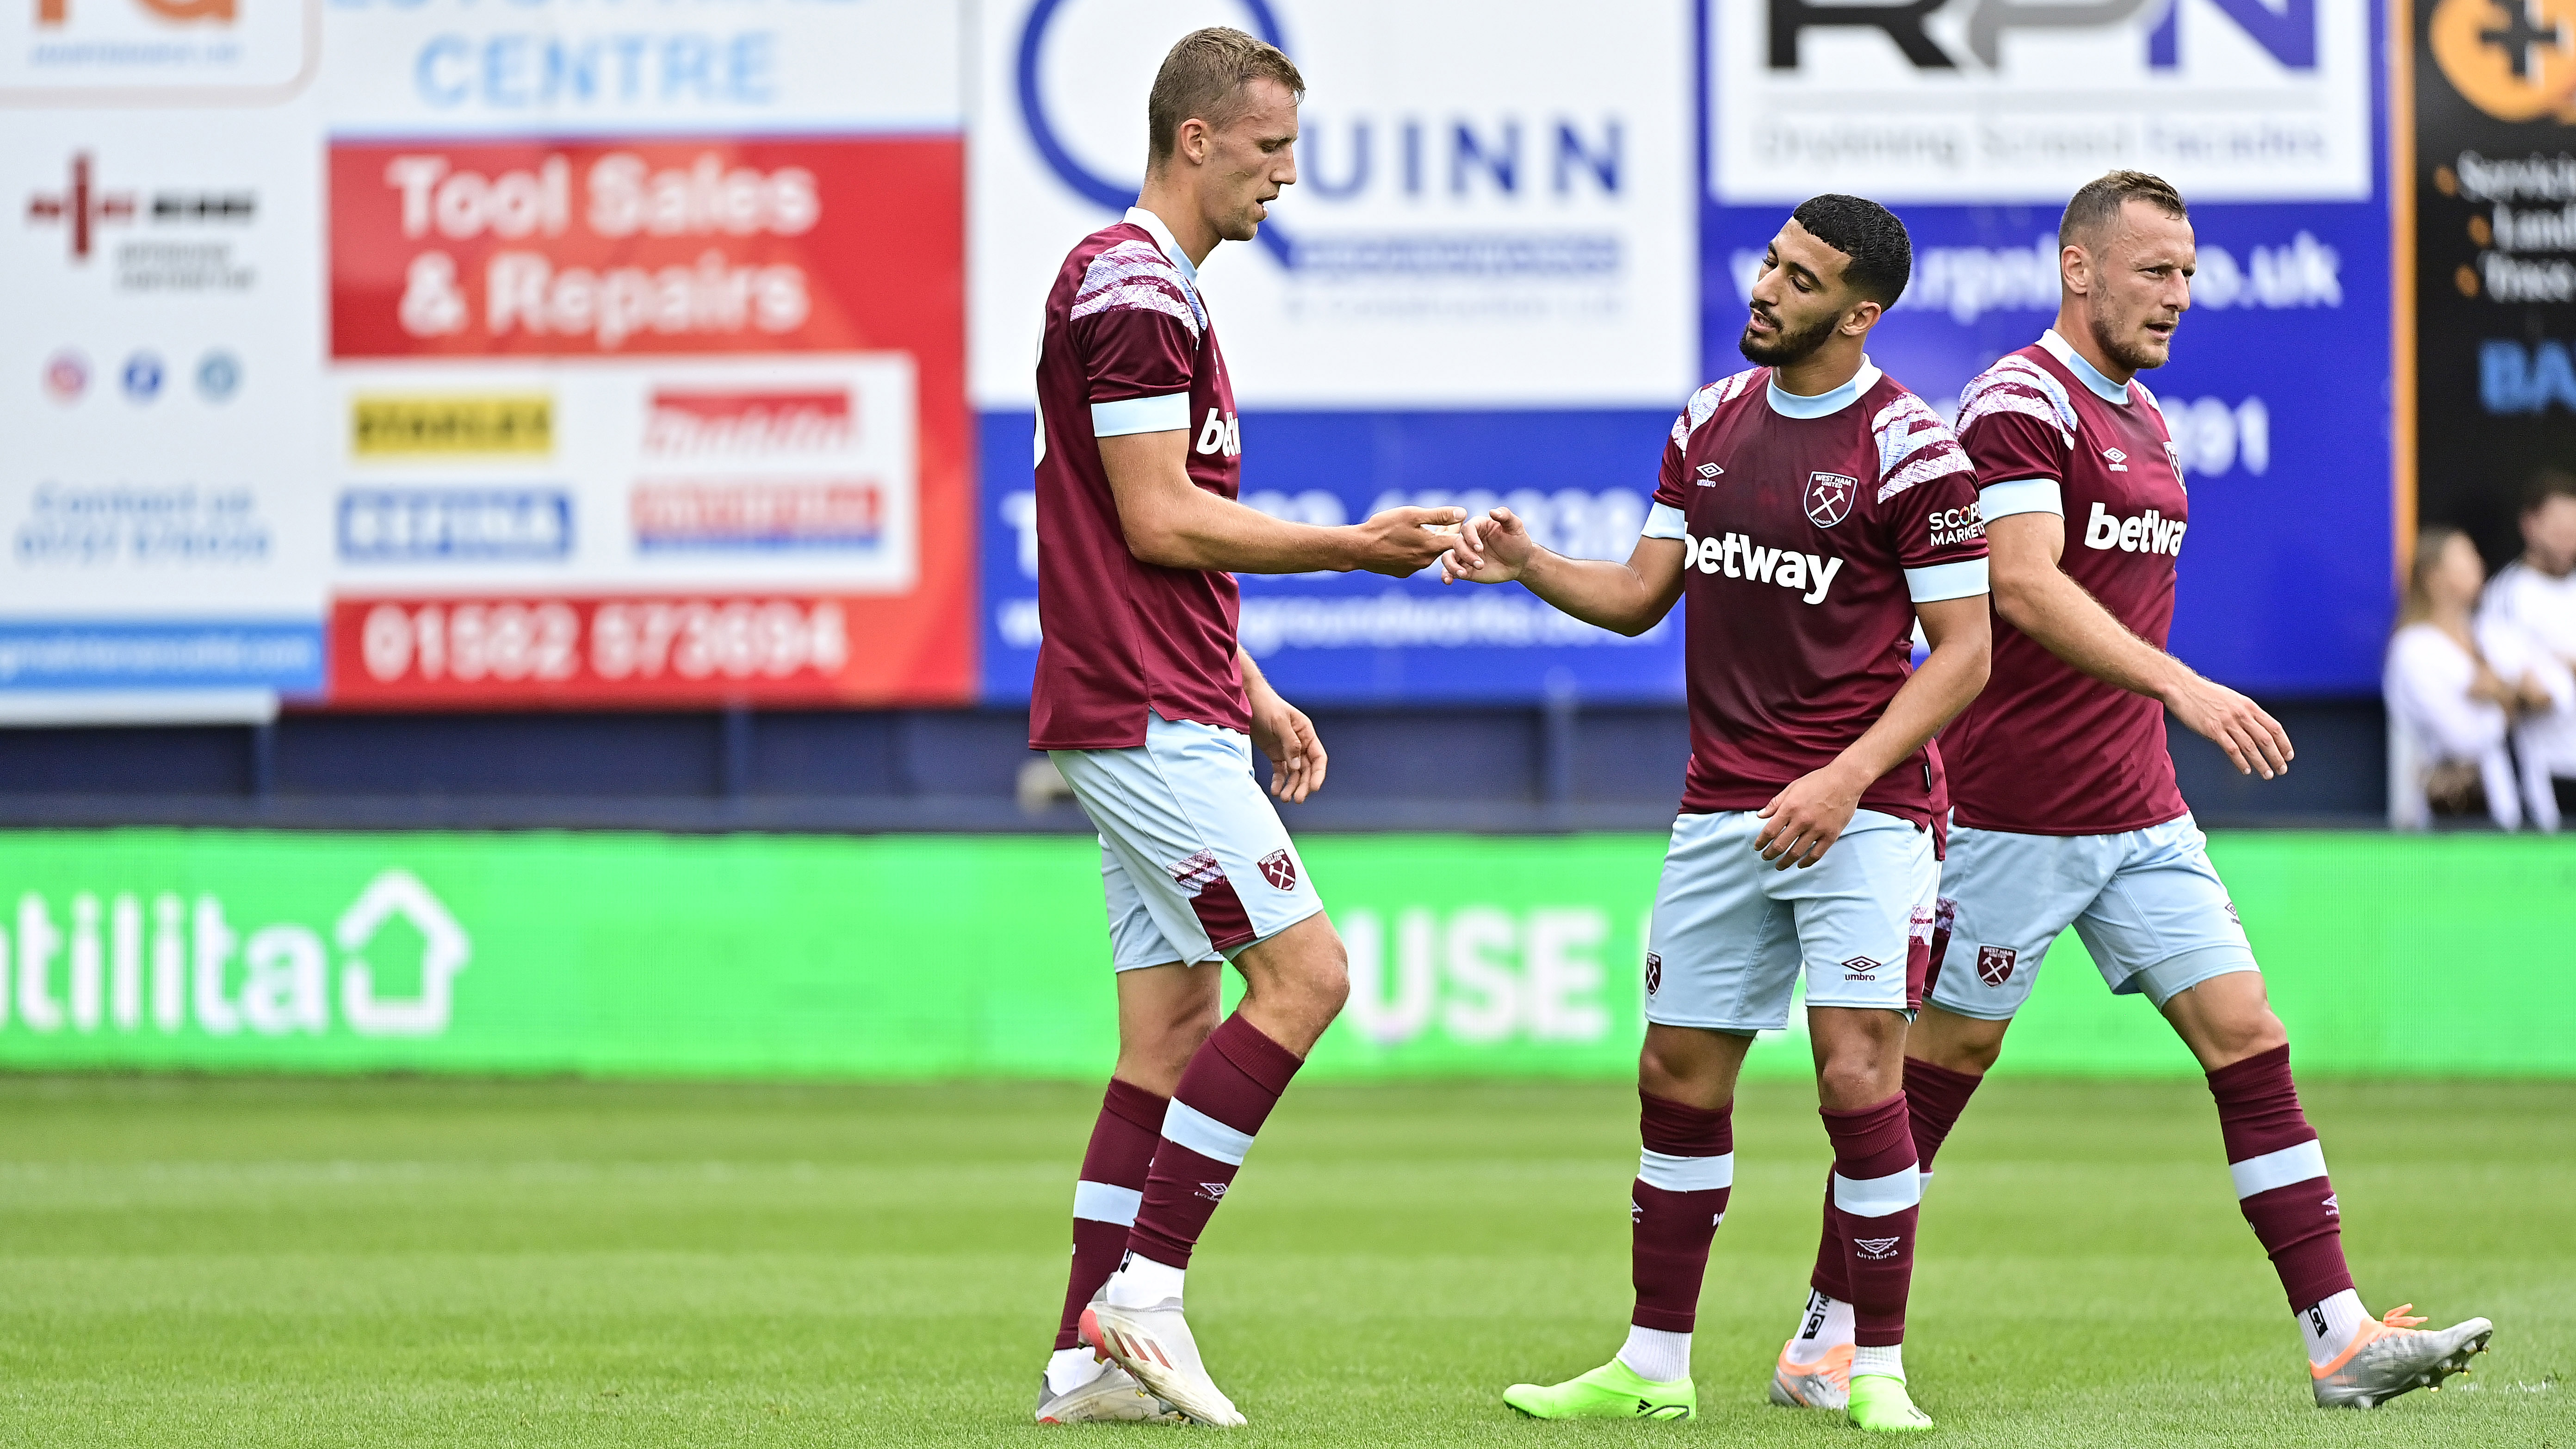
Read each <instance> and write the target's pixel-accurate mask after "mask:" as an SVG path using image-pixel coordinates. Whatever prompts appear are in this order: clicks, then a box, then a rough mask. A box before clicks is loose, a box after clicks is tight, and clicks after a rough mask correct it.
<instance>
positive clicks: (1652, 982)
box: [1646, 951, 1664, 996]
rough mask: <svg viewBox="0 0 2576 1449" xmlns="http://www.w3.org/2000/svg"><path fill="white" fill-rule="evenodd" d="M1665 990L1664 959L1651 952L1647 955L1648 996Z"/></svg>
mask: <svg viewBox="0 0 2576 1449" xmlns="http://www.w3.org/2000/svg"><path fill="white" fill-rule="evenodd" d="M1663 988H1664V958H1663V957H1661V956H1658V955H1656V954H1655V953H1654V952H1652V951H1649V952H1647V953H1646V994H1647V995H1648V996H1652V995H1654V994H1655V993H1656V992H1658V991H1661V990H1663Z"/></svg>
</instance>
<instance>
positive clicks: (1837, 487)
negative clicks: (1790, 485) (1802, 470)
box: [1807, 473, 1860, 528]
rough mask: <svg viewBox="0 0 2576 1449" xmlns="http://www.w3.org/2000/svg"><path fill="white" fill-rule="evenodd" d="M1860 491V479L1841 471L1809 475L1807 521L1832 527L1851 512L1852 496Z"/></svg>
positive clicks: (1824, 526) (1822, 526)
mask: <svg viewBox="0 0 2576 1449" xmlns="http://www.w3.org/2000/svg"><path fill="white" fill-rule="evenodd" d="M1859 492H1860V480H1859V479H1857V478H1851V477H1847V476H1845V475H1844V474H1841V473H1810V474H1808V475H1807V521H1808V522H1809V523H1812V524H1814V525H1815V526H1816V527H1818V528H1831V527H1833V526H1834V525H1835V524H1837V523H1840V522H1842V521H1843V519H1844V518H1846V517H1848V516H1849V515H1850V513H1851V506H1852V498H1853V496H1854V495H1855V494H1857V493H1859Z"/></svg>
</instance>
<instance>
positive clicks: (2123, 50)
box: [1701, 0, 2392, 695]
mask: <svg viewBox="0 0 2576 1449" xmlns="http://www.w3.org/2000/svg"><path fill="white" fill-rule="evenodd" d="M1997 8H1998V7H1992V6H1982V7H1981V5H1980V4H1979V3H1978V0H1955V3H1951V4H1948V5H1936V6H1931V7H1924V6H1915V7H1868V9H1867V10H1866V12H1863V11H1861V10H1856V9H1854V8H1852V7H1841V8H1840V10H1839V13H1837V7H1833V6H1830V5H1824V4H1814V3H1808V0H1781V3H1778V4H1774V5H1771V6H1769V7H1767V8H1766V7H1759V6H1751V5H1745V6H1736V5H1715V4H1711V5H1706V6H1704V8H1703V15H1702V19H1703V24H1704V26H1705V31H1704V38H1705V41H1706V45H1705V51H1704V54H1705V67H1704V72H1703V74H1704V77H1705V79H1706V86H1705V87H1704V90H1703V103H1704V115H1705V118H1706V120H1707V131H1706V137H1707V151H1708V161H1709V184H1708V187H1707V190H1706V193H1705V210H1704V212H1703V215H1702V220H1701V255H1702V259H1703V265H1704V271H1703V280H1702V294H1701V295H1702V297H1703V299H1704V308H1705V321H1706V334H1705V340H1706V349H1707V366H1708V369H1709V372H1710V374H1711V375H1712V376H1715V375H1720V374H1723V373H1726V372H1731V371H1735V370H1737V369H1739V368H1741V367H1743V366H1746V365H1747V364H1746V363H1744V361H1743V360H1742V358H1741V357H1740V355H1739V354H1738V353H1737V351H1736V347H1735V341H1736V338H1737V336H1738V335H1739V333H1740V332H1741V330H1742V326H1743V318H1744V302H1745V297H1746V289H1747V288H1748V287H1749V286H1750V284H1751V280H1752V276H1753V272H1754V269H1755V267H1756V266H1757V265H1758V263H1759V261H1760V258H1761V254H1762V251H1763V248H1764V246H1765V245H1766V244H1767V242H1768V241H1769V239H1770V237H1771V236H1772V235H1773V233H1774V232H1776V231H1777V230H1778V228H1779V227H1780V225H1781V223H1782V222H1783V221H1784V220H1785V219H1786V218H1787V215H1788V213H1789V211H1790V210H1791V208H1792V207H1794V206H1795V204H1796V203H1797V202H1798V201H1799V200H1802V199H1804V198H1805V197H1806V196H1808V195H1812V194H1815V193H1818V192H1824V191H1847V192H1852V193H1855V194H1859V195H1865V196H1870V197H1872V198H1874V199H1877V200H1880V201H1883V202H1885V203H1886V204H1887V205H1889V206H1890V207H1892V208H1893V209H1894V210H1895V211H1896V212H1897V213H1898V215H1900V216H1901V217H1902V218H1903V219H1904V221H1905V223H1906V226H1907V229H1908V230H1909V231H1910V232H1911V234H1912V236H1913V241H1914V249H1915V253H1914V254H1915V269H1914V279H1913V282H1912V284H1911V286H1910V287H1909V288H1908V290H1907V292H1906V295H1905V296H1904V298H1903V299H1902V301H1901V302H1900V303H1899V305H1898V306H1897V307H1896V308H1895V309H1894V310H1893V311H1891V312H1890V313H1889V315H1888V316H1887V318H1886V319H1885V320H1884V321H1883V322H1881V323H1880V324H1879V326H1878V328H1877V331H1876V333H1875V334H1874V336H1873V339H1872V346H1871V357H1872V360H1874V361H1875V362H1876V363H1877V364H1878V365H1879V366H1881V367H1883V368H1885V369H1886V370H1887V371H1888V372H1889V373H1891V374H1892V375H1894V376H1895V377H1897V378H1898V379H1899V380H1901V381H1903V382H1904V383H1906V384H1907V385H1908V386H1909V387H1911V388H1913V389H1914V390H1915V391H1916V392H1917V393H1919V394H1921V395H1922V396H1923V397H1924V398H1925V399H1926V400H1927V401H1929V402H1931V403H1932V404H1933V406H1934V407H1935V408H1937V409H1939V410H1941V411H1942V412H1943V413H1944V414H1945V415H1949V414H1954V413H1955V410H1956V405H1957V398H1958V395H1959V392H1960V389H1961V388H1962V387H1963V386H1964V385H1965V384H1966V383H1967V382H1968V381H1969V379H1970V378H1972V377H1973V376H1975V375H1976V374H1977V373H1978V372H1980V371H1982V370H1983V369H1984V368H1985V367H1986V366H1987V365H1988V364H1990V363H1991V362H1993V361H1994V359H1995V358H1997V357H1999V356H2001V355H2002V354H2003V353H2005V352H2009V351H2012V350H2014V349H2016V348H2020V347H2024V346H2027V345H2029V344H2030V343H2032V342H2033V341H2035V340H2037V339H2038V337H2039V335H2040V333H2041V331H2042V330H2043V329H2045V328H2047V327H2048V326H2049V325H2051V323H2052V322H2053V321H2054V320H2055V315H2056V312H2057V306H2058V296H2059V293H2058V274H2057V273H2058V269H2057V252H2058V248H2057V240H2056V230H2057V221H2058V216H2059V213H2060V211H2061V210H2062V209H2063V206H2064V203H2065V199H2066V197H2067V196H2068V195H2070V194H2071V193H2072V192H2073V191H2074V189H2075V188H2076V187H2078V186H2080V185H2082V184H2083V183H2084V182H2085V181H2088V180H2090V179H2092V178H2093V177H2095V176H2097V175H2099V174H2101V173H2102V172H2103V171H2106V170H2109V169H2112V168H2114V167H2130V168H2135V169H2139V170H2145V171H2151V172H2155V173H2157V174H2159V175H2163V176H2165V177H2166V178H2167V179H2168V180H2171V181H2172V182H2173V183H2174V184H2175V185H2176V186H2177V187H2178V188H2179V189H2180V190H2181V191H2182V193H2183V194H2184V196H2185V197H2186V198H2187V199H2188V200H2189V201H2190V203H2191V208H2192V211H2191V219H2192V223H2193V227H2194V230H2195V233H2196V236H2197V241H2198V246H2199V270H2198V273H2197V275H2196V276H2195V277H2194V279H2193V306H2192V310H2191V311H2190V312H2189V313H2188V314H2186V316H2185V318H2184V321H2183V324H2182V327H2181V330H2180V331H2179V332H2178V333H2177V334H2176V338H2175V342H2174V349H2173V360H2172V361H2171V362H2170V363H2169V364H2168V365H2167V366H2165V367H2164V368H2161V369H2158V370H2156V371H2154V372H2151V373H2147V374H2145V375H2143V377H2142V379H2141V380H2142V381H2144V382H2145V383H2146V384H2147V385H2148V386H2149V387H2150V388H2151V389H2153V390H2154V392H2155V393H2156V395H2157V397H2158V399H2159V401H2160V402H2161V403H2162V405H2163V408H2164V411H2165V415H2166V418H2167V420H2168V422H2169V424H2170V425H2171V427H2172V429H2173V433H2174V436H2175V441H2176V443H2177V444H2178V445H2179V447H2180V450H2181V454H2182V458H2183V464H2184V473H2185V477H2186V479H2187V482H2188V486H2189V487H2190V489H2191V493H2192V524H2191V537H2190V545H2189V547H2187V548H2186V549H2185V550H2184V551H2183V553H2182V556H2181V561H2180V565H2179V567H2180V571H2181V576H2182V585H2181V597H2180V603H2179V607H2178V611H2177V614H2176V618H2175V623H2174V630H2173V639H2172V647H2173V649H2174V652H2175V653H2177V654H2178V655H2180V656H2181V657H2182V658H2183V659H2185V660H2187V661H2188V662H2190V663H2191V664H2193V665H2194V666H2195V667H2197V668H2199V669H2201V670H2202V671H2203V672H2205V673H2207V674H2209V675H2211V676H2212V677H2213V678H2217V679H2220V680H2223V681H2225V682H2227V683H2229V684H2232V685H2234V686H2236V687H2238V688H2241V689H2247V690H2253V691H2258V692H2267V693H2275V694H2291V695H2331V694H2349V693H2360V692H2375V691H2376V689H2377V687H2378V679H2379V670H2380V654H2381V650H2382V647H2383V645H2384V643H2385V640H2386V638H2387V629H2388V619H2389V611H2390V607H2391V603H2392V600H2391V594H2390V583H2389V579H2390V569H2389V559H2390V535H2389V530H2390V480H2391V431H2390V393H2389V378H2390V359H2391V334H2390V310H2389V289H2388V278H2389V268H2390V256H2389V236H2390V231H2389V213H2388V204H2387V192H2386V188H2385V186H2384V184H2383V183H2382V179H2381V178H2382V177H2383V176H2384V156H2385V153H2384V150H2383V147H2384V144H2385V143H2384V127H2383V126H2382V125H2381V123H2380V118H2382V117H2384V116H2385V114H2386V104H2387V102H2386V94H2385V84H2384V80H2383V63H2382V57H2383V49H2382V37H2381V26H2380V6H2379V5H2378V4H2377V3H2376V0H2374V3H2372V4H2371V5H2369V6H2368V7H2367V13H2365V7H2363V6H2360V5H2319V4H2316V3H2313V0H2293V3H2290V4H2288V5H2286V6H2284V5H2280V4H2277V3H2274V4H2267V3H2264V0H2174V3H2173V4H2171V5H2170V6H2155V5H2150V6H2145V7H2139V6H2127V7H2120V6H2111V7H2095V10H2096V11H2098V12H2099V14H2098V15H2087V14H2083V13H2080V12H2079V10H2078V9H2077V8H2076V7H2064V6H2060V7H2021V8H2020V9H2018V10H2012V9H2006V10H2004V11H2003V13H2002V17H2001V18H2002V20H2003V21H2004V23H2003V24H2001V25H1996V24H1989V23H1987V21H1988V20H1989V19H1990V18H1992V17H1988V16H1986V13H1985V12H1986V11H1987V10H1991V9H1997ZM1899 9H1903V10H1906V11H1908V12H1909V14H1908V15H1902V16H1900V15H1898V14H1896V13H1895V12H1896V11H1897V10H1899ZM2103 17H2110V18H2103Z"/></svg>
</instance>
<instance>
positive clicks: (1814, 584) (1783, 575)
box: [1682, 529, 1843, 604]
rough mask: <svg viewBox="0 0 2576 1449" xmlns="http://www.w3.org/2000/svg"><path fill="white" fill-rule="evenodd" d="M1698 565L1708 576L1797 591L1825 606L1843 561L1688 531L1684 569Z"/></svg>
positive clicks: (1738, 537)
mask: <svg viewBox="0 0 2576 1449" xmlns="http://www.w3.org/2000/svg"><path fill="white" fill-rule="evenodd" d="M1694 565H1696V566H1697V567H1698V569H1699V571H1700V572H1701V573H1704V574H1724V575H1726V576H1727V577H1728V578H1730V579H1751V580H1753V581H1754V582H1756V583H1763V584H1776V585H1778V586H1779V587H1781V588H1784V589H1795V590H1797V591H1798V593H1799V596H1800V598H1801V599H1802V600H1803V601H1804V602H1806V603H1810V604H1821V603H1823V602H1824V601H1825V592H1826V591H1827V590H1828V589H1831V588H1832V587H1833V586H1834V575H1836V574H1838V573H1840V572H1842V567H1843V561H1842V560H1841V559H1838V558H1820V557H1818V556H1816V555H1815V554H1812V553H1799V552H1798V551H1797V550H1795V549H1787V548H1763V547H1760V546H1759V545H1757V544H1755V543H1754V542H1753V540H1752V539H1750V538H1747V537H1746V536H1744V535H1743V534H1740V533H1728V534H1721V535H1719V536H1718V537H1715V538H1694V537H1693V536H1691V534H1690V532H1689V531H1688V530H1687V529H1686V530H1684V531H1683V533H1682V567H1684V568H1690V567H1692V566H1694Z"/></svg>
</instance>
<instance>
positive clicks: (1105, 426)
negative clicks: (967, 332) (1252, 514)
mask: <svg viewBox="0 0 2576 1449" xmlns="http://www.w3.org/2000/svg"><path fill="white" fill-rule="evenodd" d="M1175 430H1177V431H1182V432H1186V433H1187V434H1188V435H1189V437H1188V441H1187V445H1186V447H1187V456H1188V460H1189V475H1190V481H1191V482H1192V483H1195V484H1197V485H1198V486H1199V487H1201V488H1204V489H1206V490H1207V491H1208V492H1210V493H1213V494H1216V495H1217V496H1218V497H1220V498H1233V497H1235V496H1236V495H1237V493H1238V492H1239V491H1240V488H1241V471H1242V470H1241V466H1240V463H1241V458H1242V455H1243V437H1242V430H1241V425H1240V424H1239V423H1238V422H1237V421H1236V418H1235V412H1234V386H1233V384H1232V382H1231V381H1230V380H1229V379H1228V378H1227V377H1226V372H1225V358H1224V356H1223V354H1221V353H1220V352H1218V350H1217V345H1216V327H1215V325H1214V324H1213V323H1211V322H1210V321H1209V320H1208V313H1207V305H1206V303H1205V302H1204V301H1202V300H1201V299H1200V297H1199V294H1198V277H1197V269H1196V268H1195V267H1193V266H1192V265H1191V264H1190V260H1189V257H1188V255H1187V254H1186V253H1184V252H1183V251H1182V250H1181V249H1180V247H1179V245H1178V244H1176V243H1175V242H1174V241H1173V240H1172V234H1171V232H1170V230H1169V229H1168V228H1166V227H1165V226H1164V225H1163V222H1162V219H1161V218H1160V217H1157V216H1155V215H1154V214H1153V213H1152V212H1150V211H1146V210H1145V209H1143V208H1142V207H1134V208H1130V209H1129V210H1128V212H1127V216H1126V219H1125V220H1123V221H1120V222H1118V223H1117V224H1116V225H1114V226H1106V227H1103V228H1101V229H1100V230H1098V231H1096V232H1093V233H1092V234H1091V235H1089V236H1087V237H1084V238H1083V239H1082V244H1081V245H1079V246H1077V247H1075V248H1074V249H1073V251H1072V253H1071V254H1070V255H1068V256H1066V258H1065V259H1064V266H1063V267H1062V268H1061V269H1060V270H1059V271H1058V272H1057V273H1056V279H1055V286H1054V287H1053V288H1052V289H1051V290H1050V291H1049V292H1048V293H1047V303H1046V331H1045V334H1044V336H1043V338H1042V339H1041V341H1040V343H1039V346H1038V432H1037V505H1038V517H1037V535H1038V624H1039V628H1040V630H1041V633H1042V635H1043V637H1042V639H1041V640H1040V642H1039V645H1038V669H1037V679H1036V681H1035V683H1034V685H1033V686H1032V688H1031V691H1030V698H1029V745H1030V747H1031V748H1033V749H1041V750H1098V749H1126V748H1131V747H1133V746H1137V745H1141V744H1143V743H1145V716H1146V714H1147V712H1148V711H1151V712H1152V713H1155V714H1159V715H1161V716H1162V717H1163V718H1165V719H1168V720H1195V721H1197V722H1199V723H1201V724H1211V725H1217V726H1219V727H1221V728H1225V729H1230V730H1244V731H1249V730H1250V729H1251V721H1252V711H1251V706H1250V704H1249V702H1248V701H1247V700H1246V699H1245V697H1244V691H1243V675H1242V672H1241V670H1240V669H1239V668H1238V667H1237V666H1236V663H1235V621H1236V615H1237V611H1238V608H1239V604H1240V595H1239V594H1238V592H1237V590H1236V587H1235V582H1234V576H1233V575H1232V574H1229V573H1225V572H1222V571H1218V570H1210V569H1175V568H1163V567H1159V566H1157V565H1154V564H1149V563H1145V562H1142V561H1141V560H1139V559H1138V558H1137V557H1136V556H1135V555H1134V554H1132V553H1129V552H1128V551H1127V535H1126V533H1125V531H1124V530H1123V529H1121V528H1120V526H1119V523H1118V502H1117V499H1116V498H1115V497H1114V496H1113V495H1112V494H1111V493H1110V491H1109V474H1108V471H1107V470H1106V469H1105V468H1103V467H1102V466H1101V463H1100V441H1099V440H1100V439H1102V438H1107V437H1115V436H1119V435H1122V434H1127V433H1159V432H1171V431H1175Z"/></svg>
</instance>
